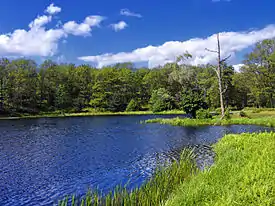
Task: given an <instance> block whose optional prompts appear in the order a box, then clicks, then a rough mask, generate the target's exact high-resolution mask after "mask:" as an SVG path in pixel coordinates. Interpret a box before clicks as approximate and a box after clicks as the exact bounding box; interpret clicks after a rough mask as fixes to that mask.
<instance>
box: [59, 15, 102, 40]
mask: <svg viewBox="0 0 275 206" xmlns="http://www.w3.org/2000/svg"><path fill="white" fill-rule="evenodd" d="M103 19H104V17H102V16H88V17H86V18H85V20H84V22H83V23H80V24H78V23H76V22H75V21H69V22H67V23H65V24H64V25H63V29H64V31H65V32H66V33H68V34H73V35H75V36H89V35H90V34H91V31H92V27H95V26H99V24H100V23H101V21H102V20H103Z"/></svg>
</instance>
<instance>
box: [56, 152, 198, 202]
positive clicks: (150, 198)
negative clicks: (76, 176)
mask: <svg viewBox="0 0 275 206" xmlns="http://www.w3.org/2000/svg"><path fill="white" fill-rule="evenodd" d="M193 159H194V158H193V157H192V152H191V151H187V150H186V151H183V153H182V155H181V158H180V159H179V161H178V162H176V161H174V162H173V163H172V164H171V165H170V166H169V167H163V168H160V169H158V170H157V171H156V173H155V175H153V178H151V179H150V180H149V181H148V182H146V183H145V184H143V185H142V186H141V187H140V188H139V189H138V188H136V189H134V190H132V191H127V190H126V189H125V187H117V188H116V189H115V191H114V192H113V193H109V194H108V195H107V196H104V197H103V196H102V195H100V194H99V193H97V192H95V193H92V192H88V193H87V194H86V196H85V197H82V198H77V197H75V196H72V198H65V199H64V200H62V201H60V202H59V204H58V205H59V206H65V205H67V204H69V205H73V206H76V205H81V206H82V205H83V206H84V205H85V206H86V205H87V206H92V205H97V206H98V205H102V206H103V205H104V206H105V205H108V206H120V205H125V206H126V205H127V206H128V205H137V206H139V205H140V206H150V205H162V204H164V203H165V201H166V200H167V199H168V197H169V195H170V194H171V193H172V192H173V191H174V190H175V189H176V188H177V187H178V186H179V185H181V184H182V183H183V182H184V181H186V180H187V179H188V178H190V177H191V176H192V175H193V174H195V173H196V172H198V170H197V167H196V166H195V163H194V161H193ZM68 199H70V200H68Z"/></svg>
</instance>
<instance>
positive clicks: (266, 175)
mask: <svg viewBox="0 0 275 206" xmlns="http://www.w3.org/2000/svg"><path fill="white" fill-rule="evenodd" d="M274 141H275V133H261V134H239V135H227V136H225V137H224V138H222V139H221V140H220V141H219V142H218V143H217V144H216V145H214V151H215V153H216V159H215V165H214V166H213V167H211V168H210V169H209V170H208V171H204V172H200V173H199V174H198V175H196V176H194V177H193V178H191V179H190V180H189V181H186V182H184V183H183V184H181V186H180V187H179V188H178V189H177V190H176V192H175V193H174V194H172V195H171V198H170V199H169V200H168V201H167V202H166V204H165V205H167V206H178V205H186V206H187V205H188V206H192V205H270V206H271V205H274V203H275V184H274V181H273V180H274V179H275V173H274V170H275V165H274V162H275V144H274Z"/></svg>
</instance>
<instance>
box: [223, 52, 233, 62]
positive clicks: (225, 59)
mask: <svg viewBox="0 0 275 206" xmlns="http://www.w3.org/2000/svg"><path fill="white" fill-rule="evenodd" d="M230 57H231V54H230V55H228V56H227V57H225V58H224V59H222V60H221V63H223V62H225V61H227V60H228V59H229V58H230Z"/></svg>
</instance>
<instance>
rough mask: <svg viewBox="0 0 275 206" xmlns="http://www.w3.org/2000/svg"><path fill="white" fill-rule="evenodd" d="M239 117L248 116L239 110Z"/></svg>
mask: <svg viewBox="0 0 275 206" xmlns="http://www.w3.org/2000/svg"><path fill="white" fill-rule="evenodd" d="M239 115H240V117H249V116H248V115H247V114H246V113H245V112H244V111H240V114H239Z"/></svg>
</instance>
